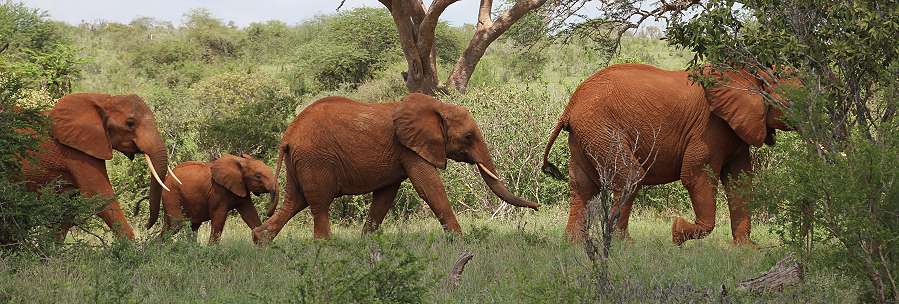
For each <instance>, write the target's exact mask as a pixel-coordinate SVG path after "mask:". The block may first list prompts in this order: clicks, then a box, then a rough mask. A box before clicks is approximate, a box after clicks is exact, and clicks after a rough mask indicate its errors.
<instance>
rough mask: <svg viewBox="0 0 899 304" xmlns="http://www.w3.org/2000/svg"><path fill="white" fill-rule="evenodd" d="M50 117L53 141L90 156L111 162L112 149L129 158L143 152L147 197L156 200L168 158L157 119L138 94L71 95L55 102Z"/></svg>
mask: <svg viewBox="0 0 899 304" xmlns="http://www.w3.org/2000/svg"><path fill="white" fill-rule="evenodd" d="M49 116H50V118H51V120H52V123H53V125H52V127H51V134H52V136H53V138H54V139H56V140H57V141H58V142H59V143H61V144H63V145H66V146H68V147H70V148H73V149H75V150H78V151H81V152H83V153H85V154H87V155H90V156H91V157H94V158H97V159H102V160H109V159H112V150H113V149H115V150H118V151H119V152H122V153H123V154H125V156H128V158H129V159H134V155H135V154H137V153H143V154H144V157H145V159H146V161H147V165H148V166H149V168H150V173H151V175H152V177H151V178H150V198H151V199H153V198H154V197H155V198H156V199H157V200H158V198H159V197H160V195H161V194H162V188H164V187H165V185H163V182H162V181H163V180H164V179H165V175H166V172H167V168H168V156H167V154H166V148H165V141H163V140H162V136H161V135H160V133H159V130H158V129H157V127H156V118H155V117H154V116H153V112H152V111H151V110H150V107H148V106H147V104H146V103H144V101H143V99H141V98H140V97H139V96H137V95H119V96H111V95H106V94H93V93H79V94H70V95H66V96H65V97H63V98H61V99H60V100H59V101H58V102H57V103H56V106H54V108H53V110H51V111H50V113H49ZM153 179H155V182H154V181H153ZM166 190H168V189H166Z"/></svg>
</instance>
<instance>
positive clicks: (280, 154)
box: [265, 144, 290, 217]
mask: <svg viewBox="0 0 899 304" xmlns="http://www.w3.org/2000/svg"><path fill="white" fill-rule="evenodd" d="M289 149H290V147H289V146H288V145H287V144H283V145H281V146H280V147H278V162H277V163H276V164H275V189H274V191H273V192H272V194H271V198H272V201H271V202H269V203H268V210H267V211H266V212H265V214H266V216H268V217H271V216H272V215H274V214H275V209H277V208H278V198H279V196H280V193H279V192H281V187H280V186H278V181H279V180H280V177H281V163H282V162H284V155H285V154H287V153H288V151H289Z"/></svg>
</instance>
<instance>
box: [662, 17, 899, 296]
mask: <svg viewBox="0 0 899 304" xmlns="http://www.w3.org/2000/svg"><path fill="white" fill-rule="evenodd" d="M701 7H702V9H701V10H700V11H699V12H698V14H695V15H693V16H692V17H690V18H680V17H679V18H675V19H672V20H671V21H672V22H671V23H670V24H669V27H668V34H667V37H668V39H669V41H670V42H671V43H672V44H674V45H677V46H681V47H685V48H688V49H690V50H692V51H693V52H694V53H695V54H696V57H695V59H694V65H697V66H698V65H701V64H707V63H710V64H713V65H715V66H717V67H719V68H722V69H730V68H750V69H759V70H761V69H766V68H769V67H772V66H774V67H788V68H785V69H781V70H785V71H786V72H791V71H792V73H789V74H792V75H793V76H798V77H800V78H801V79H802V84H803V85H802V87H801V88H798V89H793V90H790V91H785V92H761V93H764V94H767V95H770V94H773V93H780V94H782V95H785V96H787V97H788V100H790V102H791V103H792V104H791V105H790V107H789V110H788V116H787V117H788V121H789V122H790V125H791V126H792V127H794V128H795V129H796V130H797V132H798V135H799V138H800V141H801V143H800V144H799V145H797V146H798V147H797V148H796V149H795V150H794V151H791V153H789V154H788V156H787V157H789V159H787V160H784V161H782V162H781V164H780V165H781V166H783V167H785V168H783V169H782V171H783V172H782V173H777V172H764V171H761V172H760V173H761V176H759V177H760V179H759V181H758V182H756V181H755V179H754V181H753V183H754V186H756V190H755V191H753V193H752V196H753V197H755V199H754V200H755V201H756V203H757V204H760V205H762V206H765V207H767V208H768V210H769V213H770V214H772V215H774V216H775V218H777V219H778V221H779V222H780V225H781V227H780V229H782V230H781V231H783V233H782V237H783V238H784V239H785V241H787V242H788V243H789V244H793V245H798V246H797V247H800V248H801V249H803V251H804V253H805V256H806V257H808V256H811V255H823V256H828V255H829V256H831V258H832V259H830V261H831V262H832V263H833V264H832V267H834V268H837V269H841V270H843V271H846V272H847V273H848V274H853V275H857V276H859V277H861V278H864V279H867V282H868V283H869V284H868V293H867V295H868V296H869V297H870V299H869V301H873V302H878V303H888V302H899V288H897V283H896V281H897V279H899V239H897V238H896V236H897V235H899V221H897V215H896V212H895V211H896V210H899V186H897V185H896V180H899V169H897V167H896V165H895V163H896V160H897V159H899V132H897V127H899V119H896V109H897V107H899V98H897V97H899V96H897V94H896V92H897V91H899V44H897V43H896V39H895V34H896V33H897V32H899V3H897V2H895V1H892V2H891V1H876V0H860V1H838V0H828V1H813V0H787V1H782V0H739V1H738V0H712V1H708V2H707V3H704V4H703V5H702V6H701ZM774 79H777V78H774ZM769 80H770V79H769ZM772 106H780V105H778V104H772ZM819 243H820V244H837V247H836V248H834V249H835V250H817V251H816V250H813V245H814V244H819Z"/></svg>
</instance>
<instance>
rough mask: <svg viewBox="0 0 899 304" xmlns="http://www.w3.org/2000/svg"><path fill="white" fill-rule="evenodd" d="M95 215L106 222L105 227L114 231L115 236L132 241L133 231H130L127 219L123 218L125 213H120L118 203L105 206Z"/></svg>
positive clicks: (120, 209) (120, 208)
mask: <svg viewBox="0 0 899 304" xmlns="http://www.w3.org/2000/svg"><path fill="white" fill-rule="evenodd" d="M97 215H99V216H100V218H102V219H103V221H104V222H106V226H109V228H111V229H112V230H113V231H115V233H116V234H117V235H119V236H121V237H124V238H127V239H129V240H133V239H134V230H132V229H131V225H130V224H128V219H126V218H125V213H124V212H122V207H121V206H119V202H112V203H109V204H107V205H106V207H103V210H102V211H100V213H99V214H97Z"/></svg>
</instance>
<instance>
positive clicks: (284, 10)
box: [14, 0, 479, 27]
mask: <svg viewBox="0 0 899 304" xmlns="http://www.w3.org/2000/svg"><path fill="white" fill-rule="evenodd" d="M14 1H18V2H22V3H25V5H27V6H28V7H32V8H38V9H41V10H46V11H47V13H49V14H50V18H51V19H53V20H60V21H64V22H66V23H70V24H79V23H81V22H82V21H84V22H97V21H112V22H120V23H128V22H130V21H131V20H133V19H135V18H137V17H152V18H154V19H157V20H162V21H169V22H172V23H174V24H180V23H181V21H182V20H183V16H184V13H186V12H188V11H190V10H191V9H194V8H206V9H208V10H209V11H210V12H212V15H213V16H215V17H217V18H219V19H222V20H224V21H225V22H228V21H234V22H235V23H236V24H237V25H238V26H242V27H243V26H247V25H249V24H250V23H252V22H260V21H266V20H281V21H284V22H285V23H287V24H291V25H293V24H298V23H301V22H302V21H304V20H308V19H309V18H312V17H314V16H316V15H325V14H333V13H335V10H336V9H337V5H338V4H339V3H340V1H339V0H255V1H248V0H14ZM424 2H425V3H426V5H427V4H429V3H430V2H431V1H429V0H425V1H424ZM478 3H479V1H478V0H462V1H459V2H457V3H454V4H452V5H450V6H449V8H447V10H446V11H445V12H444V13H443V14H442V15H441V18H440V19H441V20H443V21H447V22H449V23H451V24H453V25H462V24H465V23H474V22H475V20H476V19H477V11H478ZM361 6H369V7H383V5H382V4H381V3H380V2H378V1H377V0H347V1H346V4H344V6H343V8H341V10H346V9H351V8H356V7H361Z"/></svg>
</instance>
